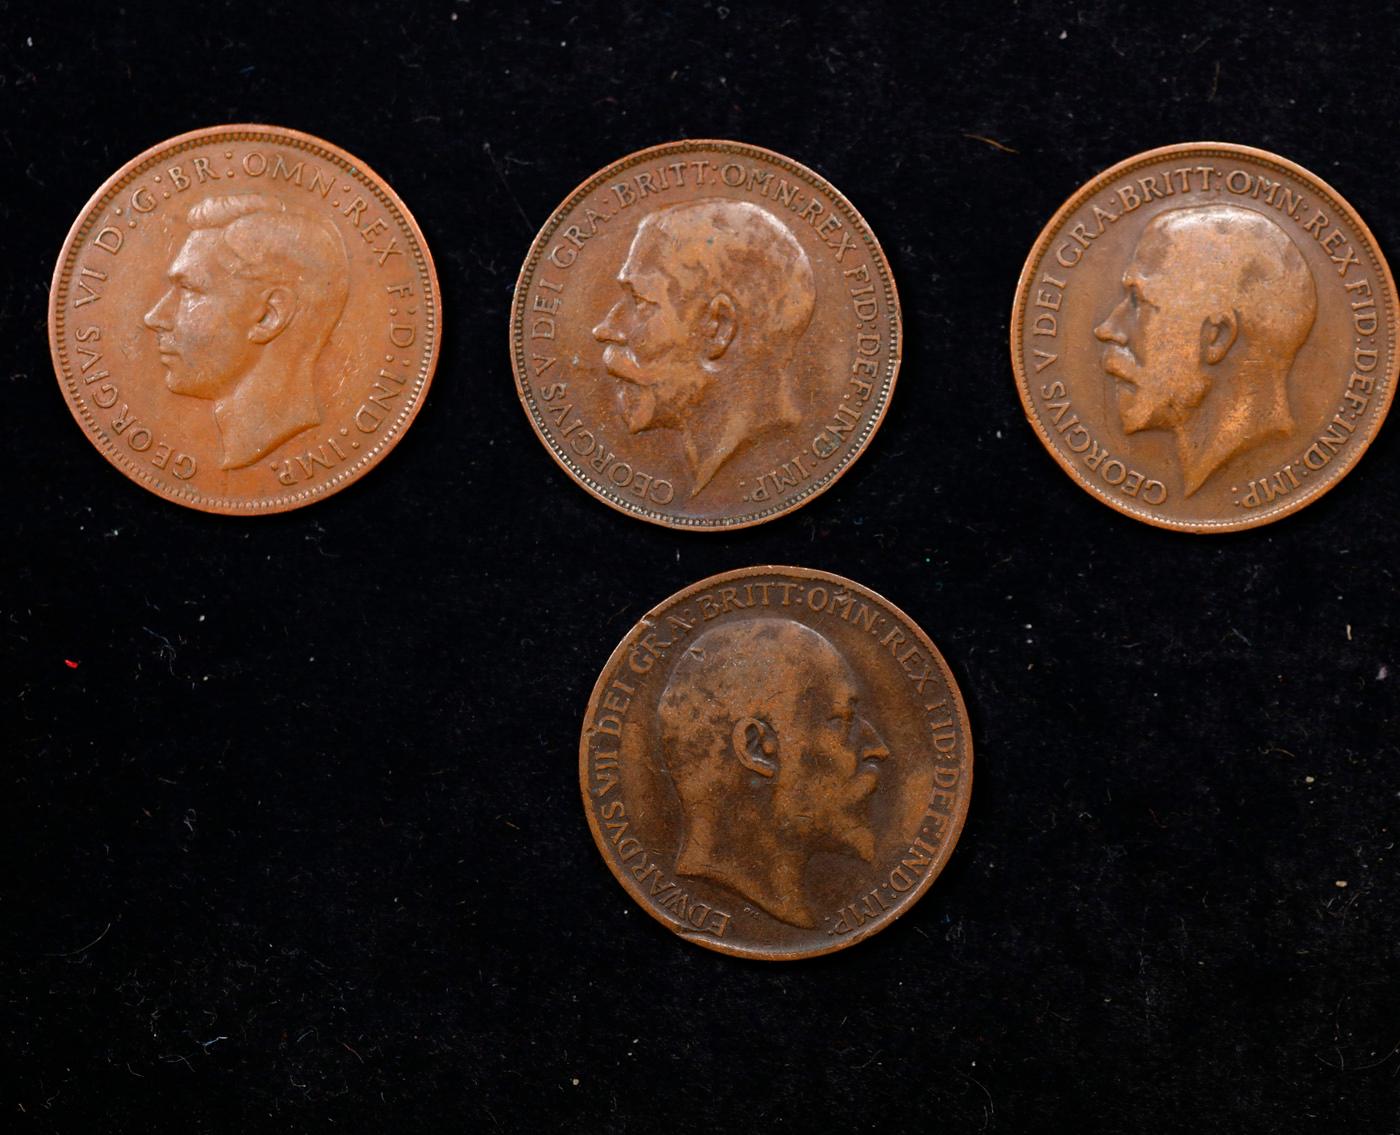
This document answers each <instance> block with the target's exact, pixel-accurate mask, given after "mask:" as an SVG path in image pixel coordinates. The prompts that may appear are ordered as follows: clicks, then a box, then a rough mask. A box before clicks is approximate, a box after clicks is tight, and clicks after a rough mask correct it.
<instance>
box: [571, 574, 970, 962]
mask: <svg viewBox="0 0 1400 1135" xmlns="http://www.w3.org/2000/svg"><path fill="white" fill-rule="evenodd" d="M579 779H580V786H581V788H582V791H583V802H584V809H585V811H586V812H587V814H588V823H589V826H590V828H591V829H592V831H593V838H594V839H595V840H596V841H597V844H598V849H599V851H601V852H602V855H603V858H604V859H605V860H606V861H607V864H608V867H609V868H610V869H611V870H612V873H613V874H614V875H615V876H616V877H617V879H618V881H619V882H620V883H621V884H622V885H623V886H624V887H625V888H626V889H627V891H628V892H629V893H630V894H631V896H632V897H633V898H634V899H635V900H636V901H637V902H638V903H640V904H641V906H642V908H643V909H644V910H646V911H647V913H648V914H650V915H652V917H654V918H656V919H658V920H659V921H661V922H662V923H664V924H665V925H666V926H668V927H670V928H671V929H672V930H673V931H675V932H676V933H677V934H679V935H681V936H682V937H684V938H686V939H688V940H690V941H692V942H695V943H698V944H699V945H702V946H706V947H708V948H710V949H713V950H719V951H721V952H723V953H728V954H737V955H740V956H743V957H751V958H760V959H767V960H788V959H795V958H805V957H811V956H813V955H816V954H825V953H829V952H830V951H832V950H838V949H841V948H842V947H844V946H849V945H851V944H853V943H855V942H859V941H860V940H861V939H863V938H867V937H869V936H870V935H871V934H873V933H875V932H876V931H877V930H881V929H883V928H884V927H885V926H888V925H889V923H890V922H891V921H893V920H894V919H895V918H898V917H899V916H900V915H901V914H903V913H904V912H905V911H906V910H908V909H909V907H910V906H911V905H912V904H913V903H914V902H915V901H916V900H917V899H918V898H919V897H920V896H921V895H922V894H923V893H924V891H925V890H927V889H928V886H929V884H930V883H932V882H933V880H934V878H935V877H936V876H937V875H938V874H939V872H940V871H942V869H943V867H944V864H945V863H946V862H947V860H948V856H949V855H950V854H951V853H952V850H953V845H954V844H955V843H956V842H957V839H958V834H959V832H960V831H961V830H962V825H963V819H964V817H965V816H966V815H967V806H968V799H969V795H970V792H971V788H972V739H971V736H970V733H969V730H968V723H967V711H966V709H965V707H964V705H963V700H962V695H961V694H960V693H959V691H958V687H957V685H956V684H955V682H954V681H953V676H952V674H951V672H950V671H949V669H948V666H947V664H946V663H945V662H944V660H943V656H942V655H941V654H939V652H938V650H937V648H936V647H935V646H934V645H933V643H932V642H930V641H929V639H928V636H926V635H925V634H924V632H923V631H921V630H920V629H919V628H918V626H916V625H915V624H914V622H913V621H912V620H911V619H910V618H909V616H908V615H906V614H904V612H902V611H901V610H900V609H899V608H898V607H895V606H894V605H893V604H891V603H890V602H888V601H887V600H885V599H883V598H881V597H880V596H879V595H876V594H875V593H874V592H872V591H870V590H868V589H867V588H864V587H861V586H860V585H859V584H856V583H852V582H851V581H850V580H848V579H843V578H841V577H840V576H837V575H828V574H826V573H825V572H819V571H812V570H809V569H806V568H792V567H753V568H745V569H742V570H739V571H731V572H727V573H724V574H722V575H716V576H712V577H711V578H709V579H705V580H702V581H700V582H699V583H696V584H693V585H692V586H690V587H687V588H686V589H685V590H683V591H680V592H678V593H677V594H675V595H673V596H671V598H669V599H667V600H666V601H665V602H664V603H662V604H660V605H659V606H657V607H655V608H654V609H653V610H651V611H650V612H649V613H648V614H647V615H646V616H645V617H644V618H643V619H642V620H641V622H640V623H639V624H638V625H637V626H636V627H635V628H633V630H632V631H630V632H629V633H628V634H627V636H626V637H625V638H624V639H623V640H622V642H621V643H620V644H619V645H618V647H617V649H616V650H614V651H613V653H612V657H611V658H609V659H608V662H607V665H606V666H605V667H604V668H603V672H602V674H601V675H600V676H599V678H598V682H597V684H596V685H595V686H594V688H593V696H592V698H591V700H590V701H589V704H588V713H587V716H586V718H585V719H584V726H583V736H582V740H581V741H580V744H579Z"/></svg>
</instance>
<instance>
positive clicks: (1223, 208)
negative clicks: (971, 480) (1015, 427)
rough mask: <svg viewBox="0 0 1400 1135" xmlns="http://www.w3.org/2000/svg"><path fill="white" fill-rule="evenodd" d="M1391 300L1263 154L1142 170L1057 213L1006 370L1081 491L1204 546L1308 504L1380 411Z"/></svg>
mask: <svg viewBox="0 0 1400 1135" xmlns="http://www.w3.org/2000/svg"><path fill="white" fill-rule="evenodd" d="M1396 307H1397V303H1396V293H1395V283H1394V280H1393V279H1392V278H1391V274H1390V269H1389V268H1388V267H1387V266H1386V262H1385V259H1384V257H1383V256H1382V255H1381V252H1380V249H1378V248H1377V247H1376V242H1375V239H1374V238H1373V237H1372V235H1371V233H1370V231H1369V230H1368V229H1367V228H1366V226H1365V224H1363V223H1362V221H1361V219H1360V218H1359V217H1358V216H1357V214H1356V211H1355V210H1354V209H1352V207H1351V206H1350V205H1348V204H1347V203H1346V201H1344V200H1343V199H1342V198H1341V197H1340V196H1338V194H1337V193H1336V191H1335V190H1333V189H1332V188H1331V187H1330V186H1328V185H1327V184H1326V183H1325V182H1324V181H1322V180H1321V179H1320V178H1318V177H1316V176H1315V175H1314V174H1311V173H1309V172H1308V171H1307V170H1305V169H1303V168H1301V167H1300V166H1297V165H1295V164H1294V163H1293V162H1290V161H1287V160H1286V159H1284V158H1280V157H1278V156H1276V155H1274V154H1269V153H1265V152H1264V151H1262V150H1256V149H1252V148H1250V147H1247V146H1236V145H1229V144H1224V143H1215V142H1210V143H1207V142H1200V143H1191V144H1186V145H1179V146H1168V147H1165V148H1163V149H1158V150H1150V151H1148V152H1146V153H1143V154H1139V155H1137V156H1136V157H1133V158H1129V159H1128V160H1127V161H1125V162H1121V163H1120V164H1118V165H1116V166H1114V167H1113V168H1112V169H1109V170H1107V171H1105V172H1104V173H1102V174H1100V175H1099V176H1097V177H1095V178H1094V179H1093V180H1092V181H1090V182H1089V183H1088V184H1087V185H1085V186H1084V187H1083V188H1081V189H1080V190H1079V191H1078V192H1076V193H1075V194H1074V195H1073V196H1072V197H1071V198H1070V199H1069V200H1068V201H1067V202H1066V203H1065V204H1064V205H1063V206H1062V207H1061V208H1060V210H1059V212H1057V213H1056V214H1055V216H1054V218H1053V219H1052V220H1051V222H1050V224H1049V225H1047V226H1046V228H1045V231H1044V232H1042V233H1041V235H1040V238H1039V239H1038V240H1037V241H1036V243H1035V246H1034V248H1032V250H1031V253H1030V256H1029V257H1028V258H1027V260H1026V265H1025V268H1024V269H1023V271H1022V273H1021V280H1020V284H1019V286H1018V288H1017V292H1016V303H1015V307H1014V309H1013V313H1012V319H1011V359H1012V365H1013V367H1014V369H1015V372H1016V381H1017V385H1018V387H1019V389H1020V394H1021V401H1022V402H1023V403H1024V405H1025V409H1026V414H1027V416H1028V417H1029V418H1030V420H1031V422H1032V424H1033V425H1034V426H1035V428H1036V431H1037V432H1038V433H1039V435H1040V438H1041V441H1043V442H1044V443H1045V446H1046V448H1047V449H1049V450H1050V452H1051V454H1052V455H1053V456H1054V457H1055V460H1056V461H1058V462H1059V463H1060V465H1061V466H1062V467H1063V468H1064V470H1065V471H1066V472H1067V473H1069V474H1070V476H1072V477H1073V478H1074V479H1075V480H1076V481H1077V482H1078V483H1079V484H1080V485H1081V486H1082V487H1083V488H1085V489H1087V490H1088V491H1089V492H1091V493H1092V494H1093V495H1094V496H1096V497H1098V499H1099V500H1101V501H1103V502H1104V503H1106V504H1109V505H1111V506H1112V507H1114V508H1116V509H1118V510H1119V511H1120V512H1125V513H1127V514H1128V515H1129V516H1134V517H1137V518H1138V519H1139V520H1145V521H1147V522H1148V523H1149V524H1156V525H1159V526H1161V527H1163V528H1175V529H1180V530H1183V531H1188V532H1219V531H1229V530H1231V529H1238V528H1249V527H1253V526H1255V525H1258V524H1264V523H1267V522H1269V521H1272V520H1277V519H1279V518H1280V517H1282V516H1286V515H1288V514H1289V513H1291V512H1294V511H1296V510H1297V509H1299V508H1302V507H1303V506H1304V505H1306V504H1308V503H1309V502H1311V501H1313V500H1316V499H1317V498H1318V497H1319V496H1321V495H1322V494H1323V493H1324V492H1326V491H1327V490H1328V489H1330V488H1331V487H1332V486H1333V485H1335V484H1336V483H1337V481H1338V480H1340V479H1341V478H1342V477H1343V476H1344V475H1345V474H1346V473H1347V472H1348V471H1349V470H1350V469H1351V467H1352V466H1353V465H1354V464H1355V463H1356V461H1357V459H1358V458H1359V457H1360V456H1361V454H1362V453H1363V452H1365V450H1366V447H1367V446H1368V445H1369V444H1370V442H1371V439H1372V438H1373V437H1374V436H1375V434H1376V431H1377V430H1378V429H1379V428H1380V424H1381V422H1382V420H1383V419H1384V418H1385V415H1386V411H1387V409H1388V408H1389V406H1390V401H1391V398H1392V396H1393V394H1394V392H1395V377H1396V365H1397V364H1396V353H1395V351H1396V348H1395V324H1396Z"/></svg>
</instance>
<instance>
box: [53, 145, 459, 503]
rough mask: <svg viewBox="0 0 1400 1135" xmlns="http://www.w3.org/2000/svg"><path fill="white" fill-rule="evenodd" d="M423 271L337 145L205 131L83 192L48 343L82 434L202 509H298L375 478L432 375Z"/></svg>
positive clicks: (387, 205)
mask: <svg viewBox="0 0 1400 1135" xmlns="http://www.w3.org/2000/svg"><path fill="white" fill-rule="evenodd" d="M439 308H440V301H439V293H438V282H437V275H436V273H435V272H434V270H433V260H432V256H431V255H430V254H429V252H428V246H427V244H426V243H425V242H424V240H423V234H422V233H421V232H420V231H419V229H418V225H417V223H416V222H415V221H414V219H413V217H412V215H411V214H410V213H409V212H408V210H407V209H406V208H405V207H404V204H403V202H402V201H400V200H399V199H398V197H397V196H395V194H394V192H393V190H391V189H390V188H389V187H388V185H387V184H386V183H385V182H384V181H383V179H382V178H380V177H379V176H378V175H377V174H375V173H374V172H373V171H372V170H370V169H369V168H367V167H366V166H365V165H364V163H363V162H361V161H359V160H358V159H357V158H354V157H352V156H350V155H349V154H347V153H346V152H345V151H344V150H341V149H340V148H338V147H336V146H333V145H331V144H330V143H329V142H323V141H321V140H320V139H319V138H313V137H311V136H310V135H309V134H303V133H300V132H299V131H296V130H284V129H281V128H278V127H272V126H216V127H211V128H209V129H206V130H196V131H193V132H191V133H188V134H181V135H180V136H179V137H176V138H171V139H170V140H169V141H167V142H162V143H161V144H160V145H158V146H154V147H152V148H151V149H149V150H147V151H146V152H145V153H143V154H140V155H138V156H137V157H135V158H133V159H132V160H131V161H129V162H127V163H126V165H124V166H122V168H121V169H119V170H118V171H117V172H116V173H115V174H113V175H112V176H111V177H110V178H109V179H108V180H107V181H106V183H105V184H104V185H103V186H102V188H101V189H99V190H98V191H97V193H96V194H94V195H93V197H92V200H90V201H89V202H88V203H87V205H86V206H85V207H84V209H83V211H82V213H81V214H80V215H79V216H78V219H77V221H76V222H75V223H74V225H73V228H72V231H71V232H69V234H68V240H67V241H66V243H65V244H64V246H63V252H62V253H61V255H60V256H59V259H58V267H57V268H56V269H55V271H54V279H53V290H52V293H51V295H50V299H49V341H50V346H51V348H52V352H53V361H54V369H55V371H56V372H57V374H58V381H59V385H60V387H61V388H62V390H63V393H64V396H65V397H66V398H67V400H68V407H69V409H70V410H72V412H73V416H74V417H75V418H76V419H77V420H78V424H79V425H81V426H82V427H83V430H84V432H85V433H86V434H87V437H88V439H89V440H90V441H91V442H92V443H93V444H94V445H95V446H97V448H98V450H99V451H100V452H101V453H102V454H103V456H105V457H106V458H107V460H108V461H110V462H111V463H112V464H113V465H115V466H116V467H117V468H118V469H120V470H121V471H122V472H123V473H125V474H126V475H127V476H128V477H130V478H131V479H132V480H133V481H135V482H137V483H138V484H140V485H143V486H145V487H146V488H148V489H150V490H151V491H152V492H155V493H159V494H160V495H161V496H164V497H166V498H168V499H170V500H173V501H176V502H178V503H180V504H184V505H189V506H190V507H191V508H198V509H203V510H205V511H207V512H222V513H233V514H239V515H250V514H256V513H265V512H280V511H283V510H285V509H290V508H297V507H299V506H301V505H304V504H309V503H311V502H312V501H314V500H319V499H321V498H322V497H324V496H326V495H328V494H330V493H333V492H336V491H337V490H339V489H342V488H344V487H345V486H346V485H348V484H349V483H350V482H351V481H354V480H355V479H357V478H358V477H360V476H361V475H363V474H364V472H365V471H366V470H368V469H370V468H371V467H373V466H374V465H376V464H378V463H379V461H380V460H381V459H382V458H383V456H384V454H385V453H387V452H388V451H389V449H391V448H392V447H393V445H394V444H395V443H396V442H397V441H398V440H399V438H400V437H401V436H402V435H403V432H404V430H405V429H407V428H408V425H409V423H411V422H412V421H413V418H414V416H415V415H416V414H417V413H418V410H419V408H420V407H421V406H422V404H423V398H424V396H425V395H426V394H427V390H428V384H429V382H431V380H432V377H433V369H434V367H435V366H436V363H437V355H438V343H439V341H440V337H441V329H440V318H441V316H440V311H439Z"/></svg>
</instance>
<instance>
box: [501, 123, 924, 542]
mask: <svg viewBox="0 0 1400 1135" xmlns="http://www.w3.org/2000/svg"><path fill="white" fill-rule="evenodd" d="M699 150H717V151H719V152H722V153H723V152H728V153H733V154H736V155H739V156H745V157H755V158H759V159H761V160H763V161H766V162H771V163H772V164H774V165H775V166H777V167H778V168H779V169H785V170H787V171H788V172H789V173H793V174H796V175H798V176H799V177H802V178H805V179H807V180H808V182H809V184H811V185H813V186H815V187H816V188H817V189H819V190H820V191H822V192H823V193H826V194H829V195H830V197H831V199H832V201H834V202H835V203H836V204H837V205H838V206H839V207H840V208H841V209H842V211H843V212H845V213H846V214H847V217H848V219H849V220H851V221H853V222H854V223H855V225H856V226H857V228H858V231H859V232H860V233H861V234H862V239H863V240H864V241H865V243H866V244H867V246H868V248H869V249H870V251H871V258H872V260H873V261H874V263H875V265H876V267H877V269H878V271H879V275H880V281H881V284H882V285H883V287H884V288H885V293H886V302H887V304H888V307H889V315H888V319H889V321H890V323H891V325H892V326H891V334H890V338H891V346H890V351H889V352H888V353H887V354H886V355H885V356H884V358H883V360H882V361H883V365H884V371H885V373H886V374H887V376H888V378H887V380H886V381H884V382H883V383H882V385H881V388H880V391H879V393H878V394H877V395H874V396H872V398H876V399H878V402H879V404H878V406H877V407H876V408H875V413H874V414H873V416H872V417H871V418H870V419H869V422H868V424H866V425H865V426H864V427H863V429H862V431H861V435H860V443H859V445H857V446H856V447H855V448H854V449H853V450H850V451H849V452H848V453H847V454H846V455H845V456H844V457H843V458H842V460H841V461H840V463H839V464H838V465H836V466H835V467H834V468H832V469H830V470H828V471H827V473H826V474H825V475H823V477H822V478H821V479H820V480H819V481H817V482H815V483H814V484H813V485H810V486H808V487H807V488H806V489H804V490H803V492H801V493H800V494H798V495H797V496H795V497H792V498H790V499H787V500H786V501H785V502H783V503H782V504H781V505H775V506H773V507H769V508H764V509H759V510H757V511H754V512H751V513H746V514H744V515H743V516H739V517H722V518H719V519H716V520H704V519H702V518H693V519H687V518H685V517H680V516H668V515H666V514H665V513H660V512H657V511H656V510H655V509H651V508H647V507H646V506H645V505H639V504H635V503H633V502H631V501H628V500H626V499H625V498H623V497H622V496H621V494H619V493H614V492H613V491H612V490H611V489H609V488H608V487H607V486H606V485H604V484H601V483H600V482H599V481H598V480H597V479H596V478H593V477H590V476H589V475H588V474H587V473H586V472H584V471H583V470H581V469H579V468H576V467H575V463H574V462H573V461H572V459H571V458H570V457H569V456H568V454H566V453H564V452H563V450H562V447H561V446H559V445H557V444H556V443H555V442H553V441H551V440H550V438H549V437H548V436H547V434H546V433H545V426H544V425H543V423H542V422H541V421H540V417H539V413H538V410H539V406H538V403H537V400H536V398H535V396H534V394H533V393H532V392H531V391H530V390H527V382H526V381H523V380H522V378H521V375H522V373H528V372H526V369H525V368H526V359H525V343H524V324H525V314H526V313H525V298H524V297H525V296H526V294H527V293H528V292H529V289H530V286H531V283H532V281H533V278H534V273H535V268H536V266H537V265H538V264H539V262H540V260H541V258H542V257H543V254H544V250H545V247H546V245H547V244H548V242H549V240H550V238H551V237H552V236H553V235H554V233H555V231H556V230H557V229H558V228H559V226H560V225H562V224H563V223H564V222H565V221H566V220H567V219H568V217H569V215H570V214H571V213H572V211H573V210H574V209H575V208H576V207H577V206H578V205H579V204H580V203H582V201H583V199H584V198H585V197H587V196H588V194H590V193H592V192H593V191H594V190H595V189H597V188H599V186H601V185H604V184H605V183H606V182H607V181H608V180H610V179H611V178H612V177H614V176H615V175H616V174H618V173H621V172H622V171H623V170H626V169H629V168H631V167H632V166H635V165H640V164H641V163H642V162H646V161H650V160H652V159H654V158H656V157H660V156H664V155H668V154H682V153H693V152H695V151H699ZM509 334H510V365H511V373H512V374H513V376H514V378H515V391H516V394H517V395H518V396H519V398H520V404H521V407H522V409H524V411H525V416H526V417H527V418H528V419H529V421H530V427H531V428H532V429H533V430H534V431H535V436H536V437H537V438H539V440H540V442H541V443H542V444H543V445H544V447H545V449H546V450H547V451H548V452H549V455H550V456H551V457H552V458H553V459H554V463H555V464H556V465H558V466H559V467H560V468H561V469H563V470H564V472H565V473H567V474H568V476H569V479H570V480H571V481H573V482H574V483H575V484H577V485H579V486H580V487H581V488H583V489H584V490H585V491H586V492H587V493H588V494H589V495H590V496H592V497H593V498H595V499H596V500H600V501H602V502H603V503H604V504H606V505H607V506H608V507H610V508H612V509H615V510H616V511H618V512H621V513H625V514H626V515H628V516H632V517H636V518H639V519H641V520H645V521H648V522H649V523H652V524H659V525H661V526H663V527H666V528H674V529H677V530H680V531H686V532H732V531H736V530H737V529H740V528H751V527H752V526H754V525H755V524H763V523H765V522H767V521H769V520H774V519H776V518H777V517H779V516H783V515H785V514H787V513H789V512H792V511H793V510H794V509H798V508H802V507H803V506H804V505H807V504H810V503H811V502H812V501H813V500H815V499H816V498H817V497H819V496H821V495H822V494H823V493H824V492H826V491H827V489H829V488H831V486H832V485H834V484H835V483H836V482H837V481H838V480H840V478H841V476H842V475H843V474H844V473H845V472H846V471H847V470H848V469H849V468H850V467H851V466H852V465H853V464H854V463H855V462H856V460H857V459H858V458H859V457H861V456H862V455H863V454H864V453H865V451H866V449H867V448H868V447H869V445H870V441H871V439H872V438H873V437H874V436H875V433H876V431H877V430H878V429H879V428H880V426H881V424H882V423H883V422H884V420H885V414H886V413H887V411H888V410H889V404H890V399H891V398H892V397H893V396H894V388H895V383H896V382H897V380H898V378H899V368H900V364H901V363H902V362H903V359H904V312H903V309H902V308H901V307H900V303H899V290H898V288H897V287H896V286H895V282H894V273H893V271H892V270H891V268H890V262H889V258H888V257H887V256H886V255H885V250H884V248H883V247H882V246H881V244H880V241H879V238H878V237H876V235H875V232H874V230H873V229H872V228H871V227H870V225H869V223H868V222H867V221H866V219H865V218H864V217H863V216H862V215H861V214H860V211H859V210H858V209H856V207H855V206H854V205H852V204H851V202H850V200H849V199H848V198H847V197H846V195H845V194H844V193H842V192H841V191H840V190H839V189H837V188H836V187H835V186H834V185H832V184H831V182H829V181H827V180H826V178H824V177H822V176H821V175H820V174H818V173H816V172H815V171H813V170H811V169H809V168H808V167H807V166H805V165H803V164H802V163H801V162H799V161H796V160H795V159H793V158H789V157H787V156H786V155H784V154H780V153H778V152H777V151H775V150H769V149H766V148H764V147H763V146H756V145H754V144H752V143H750V142H733V141H728V140H726V139H722V138H683V139H678V140H677V141H674V142H663V143H661V144H659V145H655V146H647V147H645V148H644V149H641V150H636V151H634V152H633V153H630V154H628V155H627V156H626V157H623V158H619V159H618V160H617V161H615V162H612V163H610V164H609V165H607V166H604V167H603V168H602V169H600V170H599V171H598V172H597V173H595V174H593V175H592V176H591V177H589V178H587V179H585V180H584V181H581V182H580V183H579V184H578V185H577V186H575V187H574V190H573V192H571V193H569V194H568V195H567V196H566V197H565V198H564V200H563V201H562V202H561V203H560V204H559V206H558V207H557V208H556V209H555V210H554V211H553V212H552V213H551V214H550V216H549V220H547V221H546V222H545V223H544V225H543V226H542V227H541V228H540V231H539V232H538V233H537V234H536V235H535V239H534V240H533V241H532V242H531V244H530V250H529V252H527V253H526V255H525V262H524V264H522V265H521V268H520V274H519V275H518V276H517V277H516V281H515V292H514V294H513V295H512V297H511V304H510V327H509Z"/></svg>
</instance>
